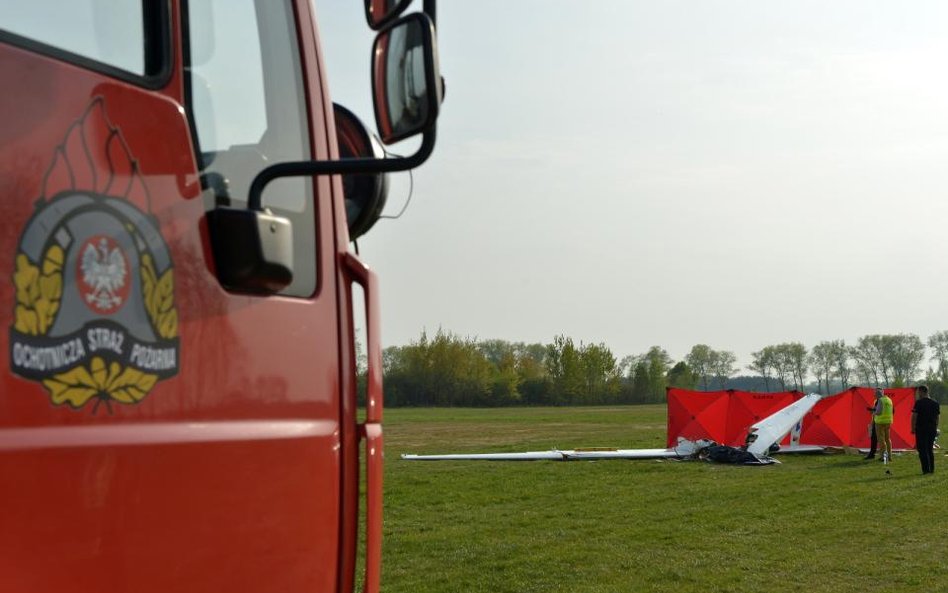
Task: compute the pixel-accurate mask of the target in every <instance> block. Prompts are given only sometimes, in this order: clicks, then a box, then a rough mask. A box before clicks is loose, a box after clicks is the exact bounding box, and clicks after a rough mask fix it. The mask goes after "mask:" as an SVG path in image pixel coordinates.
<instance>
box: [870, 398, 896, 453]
mask: <svg viewBox="0 0 948 593" xmlns="http://www.w3.org/2000/svg"><path fill="white" fill-rule="evenodd" d="M894 418H895V406H893V405H892V398H891V397H889V396H888V395H886V394H885V392H884V391H882V390H881V389H876V405H875V407H874V408H873V409H872V421H873V422H874V423H875V426H876V434H877V436H878V438H879V444H880V445H881V447H880V449H882V459H883V461H886V460H888V461H892V435H891V428H892V420H893V419H894Z"/></svg>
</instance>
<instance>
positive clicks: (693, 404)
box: [665, 387, 728, 447]
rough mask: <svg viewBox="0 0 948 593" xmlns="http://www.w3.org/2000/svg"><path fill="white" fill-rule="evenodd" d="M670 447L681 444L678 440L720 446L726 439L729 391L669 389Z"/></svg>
mask: <svg viewBox="0 0 948 593" xmlns="http://www.w3.org/2000/svg"><path fill="white" fill-rule="evenodd" d="M665 394H666V396H667V399H668V433H667V435H668V439H667V443H668V444H667V445H666V446H668V447H674V446H675V445H676V444H677V443H678V437H684V438H686V439H688V440H691V441H696V440H698V439H711V440H713V441H715V442H718V443H721V442H723V440H724V438H725V429H726V418H727V409H728V393H727V391H691V390H690V389H679V388H677V387H669V388H667V389H666V391H665Z"/></svg>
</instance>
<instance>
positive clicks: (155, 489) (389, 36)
mask: <svg viewBox="0 0 948 593" xmlns="http://www.w3.org/2000/svg"><path fill="white" fill-rule="evenodd" d="M409 2H410V0H366V16H367V19H368V21H369V26H370V27H372V28H373V29H375V30H376V31H377V36H376V39H375V43H374V46H373V47H372V48H369V47H367V48H366V53H367V56H366V57H367V58H371V59H367V60H366V62H367V63H366V65H367V66H368V67H369V68H368V69H369V72H368V73H367V74H370V75H371V80H372V83H373V84H372V93H373V102H374V105H375V115H376V123H377V127H378V133H379V136H380V138H381V141H382V142H383V143H392V142H396V141H399V140H402V139H405V138H408V137H411V136H415V135H419V134H420V135H422V139H421V142H420V146H419V148H418V150H417V152H415V154H413V155H411V156H409V157H406V158H384V153H383V152H382V150H381V145H380V144H379V143H378V141H377V140H376V139H375V138H374V137H373V135H372V134H371V133H370V132H369V131H368V130H367V129H366V127H365V126H364V125H363V124H362V123H361V122H360V121H359V120H358V119H357V118H356V117H355V116H354V115H353V114H352V113H351V112H349V111H348V110H346V109H344V108H342V107H339V106H335V108H334V106H333V104H332V102H331V99H330V92H329V89H328V88H327V84H326V76H325V69H324V66H323V60H322V56H321V55H320V49H319V38H318V33H317V27H316V17H315V14H314V10H315V9H314V8H313V5H312V4H311V2H310V0H69V1H68V2H67V1H65V0H60V1H56V0H34V1H30V2H20V1H13V0H10V1H3V2H0V7H2V10H0V80H2V82H3V85H2V86H3V90H2V91H0V276H2V278H3V281H2V282H0V326H2V328H3V329H2V331H0V352H3V356H2V358H0V360H2V362H0V591H3V592H4V593H17V592H26V591H30V592H34V591H35V592H44V593H46V592H49V593H51V592H54V591H55V592H56V593H66V592H71V591H77V592H78V591H83V592H86V591H89V592H92V591H94V592H99V593H105V592H126V591H127V592H132V591H134V592H136V593H145V592H148V591H155V592H161V593H167V592H171V591H173V592H175V593H185V592H190V591H195V592H197V591H200V592H209V591H214V592H222V591H240V592H256V591H281V592H292V591H351V590H353V588H354V587H355V586H356V584H357V583H364V588H365V590H367V591H377V590H378V588H379V572H380V566H381V533H382V531H381V528H382V525H381V520H382V519H381V516H382V515H381V512H382V502H381V495H382V429H381V420H382V392H381V376H380V368H381V367H380V363H381V360H380V346H379V337H378V336H379V334H378V330H379V309H378V288H377V284H376V278H375V276H374V274H373V273H372V272H371V271H369V270H368V268H367V267H366V266H365V265H363V264H362V263H361V261H360V260H359V259H358V257H356V256H355V255H353V254H352V253H350V251H349V249H348V247H349V245H350V242H351V241H352V240H353V239H354V238H355V237H356V236H358V235H359V234H361V233H364V232H365V231H366V230H368V229H369V227H371V225H372V223H373V222H374V221H375V219H376V218H377V217H378V215H379V213H380V211H381V206H382V204H383V203H384V199H385V191H386V184H385V174H386V173H387V172H391V171H400V170H407V169H410V168H412V167H416V166H418V165H419V164H421V163H422V162H423V161H424V160H425V159H426V158H427V156H428V155H429V154H430V153H431V150H432V148H433V146H434V138H435V135H434V134H435V120H436V118H437V115H438V109H439V105H440V103H441V99H442V94H443V88H444V87H443V81H442V79H441V77H440V75H439V73H438V62H437V49H436V42H435V27H434V18H435V6H434V2H433V1H432V0H426V1H425V2H424V6H423V10H422V11H421V12H415V13H410V14H407V15H405V14H404V11H405V9H406V5H407V4H409ZM370 49H371V53H370V51H369V50H370ZM356 286H360V287H361V294H362V295H363V298H364V301H365V302H364V309H365V312H366V313H365V317H366V319H362V318H361V315H360V319H354V316H355V313H354V310H355V309H356V307H354V304H358V303H359V301H356V302H355V303H354V299H353V288H354V287H356ZM356 292H360V291H358V290H357V291H356ZM357 326H358V327H365V328H366V331H367V342H368V344H367V347H368V376H369V379H368V387H367V393H366V405H365V408H364V410H361V411H360V409H359V408H358V406H357V404H356V363H355V358H356V354H355V345H354V344H355V338H354V328H355V327H357ZM360 482H362V484H363V489H362V491H363V494H360ZM360 513H362V517H363V518H362V519H360ZM363 530H364V532H363ZM363 545H364V548H362V547H361V546H363ZM360 557H361V558H363V560H361V561H357V559H359V558H360ZM357 569H358V571H357ZM357 572H358V574H357Z"/></svg>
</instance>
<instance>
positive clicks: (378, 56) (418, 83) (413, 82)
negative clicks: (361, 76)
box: [372, 13, 444, 144]
mask: <svg viewBox="0 0 948 593" xmlns="http://www.w3.org/2000/svg"><path fill="white" fill-rule="evenodd" d="M443 94H444V86H443V83H442V80H441V74H440V72H439V70H438V51H437V47H436V45H435V31H434V24H433V23H432V22H431V19H430V18H428V16H427V15H425V14H424V13H414V14H410V15H408V16H406V17H404V18H401V19H399V20H397V21H395V22H394V23H392V24H390V25H388V26H387V27H386V28H385V29H383V30H382V31H380V32H379V34H378V36H377V37H376V38H375V47H374V49H373V52H372V95H373V97H374V103H375V120H376V123H377V126H378V130H379V135H380V136H381V138H382V142H384V143H385V144H392V143H393V142H398V141H399V140H404V139H405V138H408V137H410V136H414V135H416V134H419V133H421V132H425V131H426V130H428V129H429V128H431V127H432V126H433V125H434V123H435V120H436V119H437V118H438V110H439V108H440V106H441V100H442V97H443Z"/></svg>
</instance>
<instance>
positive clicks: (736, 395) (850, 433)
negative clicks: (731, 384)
mask: <svg viewBox="0 0 948 593" xmlns="http://www.w3.org/2000/svg"><path fill="white" fill-rule="evenodd" d="M885 393H886V395H888V396H889V397H891V398H892V403H893V405H894V406H895V417H894V422H893V424H892V447H893V448H894V449H914V448H915V436H914V435H912V434H911V425H912V406H913V405H914V402H915V389H914V388H912V387H900V388H892V389H886V390H885ZM667 395H668V435H667V436H668V438H667V443H668V445H667V446H669V447H672V446H674V445H675V444H676V443H677V440H678V437H684V438H686V439H689V440H697V439H712V440H714V441H715V442H717V443H721V444H724V445H731V446H740V445H743V444H744V438H745V437H746V436H747V429H748V428H749V427H750V426H751V425H752V424H754V423H756V422H759V421H761V420H763V419H764V418H766V417H767V416H770V415H771V414H773V413H774V412H776V411H778V410H780V409H782V408H785V407H786V406H788V405H790V404H792V403H793V402H794V401H796V400H798V399H800V398H801V397H803V394H802V393H800V392H799V391H783V392H777V393H754V392H751V391H736V390H729V391H692V390H689V389H679V388H677V387H669V388H668V390H667ZM874 403H875V389H874V388H871V387H852V388H850V389H847V390H845V391H842V392H840V393H837V394H835V395H831V396H826V397H824V398H823V399H822V400H821V401H820V402H819V403H818V404H816V406H814V407H813V409H812V410H810V412H809V413H808V414H807V415H806V416H804V418H803V423H802V432H801V434H800V443H801V444H806V445H822V446H825V447H832V446H837V447H838V446H851V447H858V448H861V449H866V448H868V447H869V431H868V426H869V423H870V422H871V416H872V415H871V413H870V412H869V411H868V410H867V409H866V408H871V407H872V405H873V404H874ZM789 439H790V437H789V435H788V436H787V437H786V438H784V439H783V440H782V441H781V444H787V443H788V442H789Z"/></svg>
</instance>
